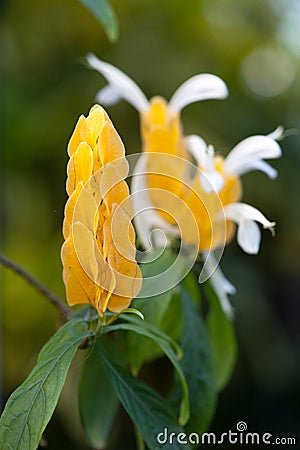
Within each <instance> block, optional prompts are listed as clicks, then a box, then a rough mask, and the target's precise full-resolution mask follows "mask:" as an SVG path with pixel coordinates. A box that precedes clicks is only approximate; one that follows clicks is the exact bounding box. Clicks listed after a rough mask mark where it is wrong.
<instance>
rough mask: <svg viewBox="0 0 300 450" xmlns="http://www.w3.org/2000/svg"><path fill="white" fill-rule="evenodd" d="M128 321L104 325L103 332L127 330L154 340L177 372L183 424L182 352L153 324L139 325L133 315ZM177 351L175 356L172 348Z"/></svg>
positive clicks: (185, 398)
mask: <svg viewBox="0 0 300 450" xmlns="http://www.w3.org/2000/svg"><path fill="white" fill-rule="evenodd" d="M129 320H130V322H133V323H120V324H116V325H112V326H108V327H105V329H104V332H106V333H107V332H110V331H116V330H129V331H134V332H135V333H137V334H139V335H142V336H145V337H147V338H149V339H151V340H153V341H154V342H156V344H157V345H158V346H159V347H160V348H161V349H162V351H163V353H164V354H165V355H166V356H167V357H168V358H169V360H170V362H171V363H172V365H173V367H174V369H175V370H176V372H177V375H178V378H179V381H180V384H181V388H182V392H183V395H182V401H181V404H180V413H179V423H180V424H181V425H184V424H185V423H186V422H187V420H188V419H189V391H188V387H187V383H186V379H185V375H184V373H183V371H182V368H181V367H180V364H179V361H178V357H181V356H182V352H181V349H180V347H179V346H178V344H177V343H176V342H175V341H174V340H173V339H172V338H170V337H169V336H168V335H166V334H164V333H163V332H162V331H161V330H159V329H157V328H155V327H154V326H153V325H150V324H147V323H145V322H143V323H142V325H140V324H139V323H138V322H137V321H136V320H135V318H134V317H131V318H130V319H129ZM172 347H173V348H174V349H175V350H176V351H177V353H179V355H177V356H176V354H175V353H174V350H173V348H172Z"/></svg>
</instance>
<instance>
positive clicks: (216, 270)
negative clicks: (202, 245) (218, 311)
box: [204, 252, 236, 320]
mask: <svg viewBox="0 0 300 450" xmlns="http://www.w3.org/2000/svg"><path fill="white" fill-rule="evenodd" d="M204 255H205V257H206V263H205V265H206V270H207V272H208V273H209V275H210V278H209V281H210V282H211V285H212V287H213V289H214V291H215V293H216V294H217V297H218V299H219V302H220V305H221V308H222V309H223V311H224V313H225V314H226V316H227V317H228V319H230V320H231V319H232V318H233V315H234V314H233V309H232V306H231V303H230V300H229V298H228V294H230V295H233V294H235V293H236V289H235V287H234V286H233V284H231V283H230V281H229V280H228V279H227V278H226V277H225V275H224V274H223V272H222V270H221V269H220V266H218V263H217V260H216V258H215V256H214V254H213V252H209V253H208V252H204Z"/></svg>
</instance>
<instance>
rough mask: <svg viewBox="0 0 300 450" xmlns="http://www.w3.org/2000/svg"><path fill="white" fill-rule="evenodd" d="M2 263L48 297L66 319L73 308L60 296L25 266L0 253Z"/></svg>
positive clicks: (0, 262)
mask: <svg viewBox="0 0 300 450" xmlns="http://www.w3.org/2000/svg"><path fill="white" fill-rule="evenodd" d="M0 264H2V265H3V266H5V267H7V268H8V269H10V270H12V271H13V272H15V273H16V274H18V275H20V276H21V277H22V278H24V280H26V281H27V282H28V283H29V284H31V286H33V287H34V288H35V289H36V290H37V291H39V292H40V293H41V294H42V295H43V296H44V297H46V298H47V299H48V300H49V301H50V303H52V305H54V306H55V307H56V308H57V309H58V310H59V313H60V316H61V318H62V319H63V320H66V319H67V317H68V315H69V313H70V312H71V309H70V308H69V307H68V306H67V305H65V304H64V303H63V302H62V301H61V300H60V298H59V297H58V296H57V295H56V294H54V293H53V292H51V291H50V290H49V289H48V288H46V286H44V285H43V284H42V283H40V282H39V281H38V280H37V279H36V278H34V277H33V276H32V275H31V274H30V273H28V272H27V271H26V270H25V269H23V267H21V266H19V265H18V264H16V263H15V262H13V261H11V260H10V259H8V258H7V257H6V256H4V255H2V254H0Z"/></svg>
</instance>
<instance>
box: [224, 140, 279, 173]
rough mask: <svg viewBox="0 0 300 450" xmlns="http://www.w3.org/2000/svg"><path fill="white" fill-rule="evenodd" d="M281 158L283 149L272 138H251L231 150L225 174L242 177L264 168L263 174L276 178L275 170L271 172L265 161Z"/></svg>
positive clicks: (226, 162) (226, 161)
mask: <svg viewBox="0 0 300 450" xmlns="http://www.w3.org/2000/svg"><path fill="white" fill-rule="evenodd" d="M274 133H275V132H274ZM276 135H277V134H276ZM280 156H281V148H280V146H279V144H278V143H277V142H276V141H275V140H274V139H273V138H272V137H270V136H251V137H249V138H247V139H244V140H243V141H241V142H240V143H239V144H237V145H236V146H235V147H234V148H233V149H232V150H231V152H230V153H229V155H228V156H227V157H226V158H225V160H224V172H225V173H226V175H238V176H240V175H243V174H244V173H246V172H249V171H250V170H253V169H260V170H261V168H262V169H263V172H265V173H266V174H267V175H269V176H271V178H274V173H275V169H273V171H272V170H270V168H271V166H266V163H264V161H263V159H266V158H279V157H280ZM262 163H263V164H262ZM271 169H272V168H271Z"/></svg>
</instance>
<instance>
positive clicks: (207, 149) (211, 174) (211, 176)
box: [185, 134, 224, 192]
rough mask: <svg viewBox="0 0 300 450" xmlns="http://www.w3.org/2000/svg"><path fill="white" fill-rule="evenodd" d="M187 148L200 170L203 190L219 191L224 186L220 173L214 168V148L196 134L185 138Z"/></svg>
mask: <svg viewBox="0 0 300 450" xmlns="http://www.w3.org/2000/svg"><path fill="white" fill-rule="evenodd" d="M185 143H186V147H187V150H188V151H189V152H190V153H191V155H193V157H194V158H195V160H196V161H197V163H198V166H199V169H200V170H201V171H202V173H201V175H200V182H201V186H202V188H203V190H204V191H205V192H213V191H214V192H220V190H221V189H222V187H223V186H224V179H223V177H222V175H221V174H220V173H219V172H218V171H217V170H216V168H215V156H214V153H215V152H214V149H213V147H212V146H211V145H209V146H207V144H206V142H205V141H204V140H203V139H202V138H201V137H200V136H197V135H196V134H191V135H190V136H187V137H186V138H185Z"/></svg>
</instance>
